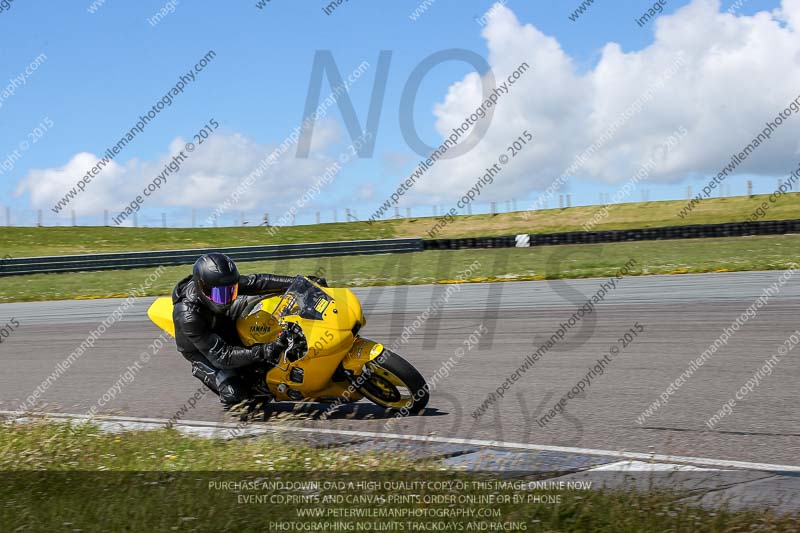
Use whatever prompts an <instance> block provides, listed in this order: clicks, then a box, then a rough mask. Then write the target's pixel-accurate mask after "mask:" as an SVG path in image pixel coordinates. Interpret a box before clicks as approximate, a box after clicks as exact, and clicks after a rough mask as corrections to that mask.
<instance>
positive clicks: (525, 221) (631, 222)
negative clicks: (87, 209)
mask: <svg viewBox="0 0 800 533" xmlns="http://www.w3.org/2000/svg"><path fill="white" fill-rule="evenodd" d="M767 198H768V195H758V196H753V197H746V196H739V197H732V198H709V199H707V200H704V201H703V202H702V203H701V204H699V206H698V207H697V208H696V209H695V210H694V211H692V214H691V216H689V217H688V218H686V219H680V218H678V217H677V213H678V211H679V210H680V208H681V207H683V206H684V205H685V203H686V202H685V201H683V200H679V201H665V202H643V203H628V204H617V205H613V206H609V208H608V216H607V217H605V218H603V219H602V220H601V221H600V223H598V224H597V225H596V226H595V227H594V229H595V230H609V229H630V228H652V227H663V226H678V225H686V224H711V223H721V222H742V221H744V220H746V219H747V217H748V216H749V215H750V214H751V213H752V212H753V210H754V209H756V207H758V206H759V205H761V203H762V202H764V201H767ZM599 209H600V207H599V206H587V207H570V208H564V209H546V210H542V211H530V212H513V213H500V214H497V215H494V216H493V215H472V216H458V217H455V219H454V221H453V222H452V223H450V224H448V225H447V226H446V227H445V228H444V229H443V230H442V231H441V233H439V234H438V235H437V237H438V238H453V237H476V236H493V235H510V234H514V233H553V232H561V231H578V230H581V229H582V226H583V224H584V223H586V222H587V221H588V220H590V219H591V218H592V217H593V216H594V215H595V213H597V212H598V210H599ZM526 215H528V217H527V218H526ZM797 218H800V193H791V194H786V195H784V196H782V197H781V199H780V200H779V201H778V202H777V203H774V204H770V208H769V210H768V211H767V212H766V215H765V217H764V218H763V220H786V219H797ZM435 223H436V219H435V218H433V217H420V218H412V219H399V220H383V221H378V222H375V223H373V224H368V223H366V222H351V223H347V224H345V223H331V224H316V225H309V226H291V227H285V228H281V229H280V230H279V231H278V232H277V233H275V234H274V235H270V233H269V232H268V231H267V229H266V228H264V227H234V228H201V229H191V228H183V229H175V228H172V229H170V228H166V229H162V228H117V227H113V228H111V227H75V228H72V227H54V228H49V227H46V228H24V227H8V228H3V238H2V242H1V243H0V256H5V255H6V254H8V255H10V256H12V257H30V256H43V255H67V254H88V253H102V252H133V251H144V250H170V249H186V248H221V247H230V246H251V245H263V244H282V243H299V242H322V241H342V240H358V239H387V238H399V237H422V238H428V231H429V230H430V229H431V228H432V226H433V225H434V224H435Z"/></svg>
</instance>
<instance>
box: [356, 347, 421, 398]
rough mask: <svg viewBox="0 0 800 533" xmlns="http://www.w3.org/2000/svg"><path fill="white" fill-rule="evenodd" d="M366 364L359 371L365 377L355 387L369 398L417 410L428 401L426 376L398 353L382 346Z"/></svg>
mask: <svg viewBox="0 0 800 533" xmlns="http://www.w3.org/2000/svg"><path fill="white" fill-rule="evenodd" d="M368 367H369V368H368V369H365V371H364V373H363V374H362V376H366V380H362V383H361V384H360V386H359V388H358V391H359V392H360V393H361V394H363V395H364V397H366V398H367V399H369V400H370V401H371V402H373V403H375V404H376V405H379V406H381V407H384V408H386V409H391V410H392V411H398V412H402V413H418V412H420V411H422V410H423V409H425V406H426V405H428V400H430V390H429V389H428V385H427V383H425V378H423V377H422V375H421V374H420V373H419V371H417V369H416V368H414V366H413V365H412V364H411V363H409V362H408V361H406V360H405V359H403V358H402V357H400V356H399V355H398V354H396V353H394V352H392V351H389V350H384V352H383V354H381V355H380V356H379V357H377V358H375V359H373V360H372V361H370V362H369V363H368ZM397 381H399V382H401V383H402V385H404V388H405V389H406V390H407V392H408V394H407V395H404V394H403V393H402V391H401V390H400V389H398V388H397V386H398V383H397ZM397 395H399V397H398V396H397Z"/></svg>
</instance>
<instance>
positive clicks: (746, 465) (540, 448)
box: [0, 411, 800, 472]
mask: <svg viewBox="0 0 800 533" xmlns="http://www.w3.org/2000/svg"><path fill="white" fill-rule="evenodd" d="M0 415H4V416H12V417H19V416H20V413H18V412H15V411H0ZM22 416H24V417H25V418H30V417H32V416H40V417H48V418H64V419H70V420H85V421H87V420H89V419H90V417H89V416H87V415H74V414H65V413H26V414H24V415H22ZM93 420H97V421H113V422H132V423H135V424H141V423H150V424H162V425H164V426H166V425H167V423H168V422H169V420H167V419H166V418H138V417H125V416H95V417H94V418H93ZM181 426H188V427H195V428H197V427H207V428H217V429H230V430H234V429H238V430H239V431H241V430H242V428H243V427H247V428H249V429H255V428H259V429H264V430H268V431H273V432H280V431H288V432H296V433H312V434H313V433H317V434H325V435H340V436H348V437H367V438H374V439H391V440H406V441H414V442H429V443H437V444H462V445H465V446H479V447H484V448H508V449H516V450H528V451H537V452H556V453H572V454H581V455H600V456H605V457H615V458H619V459H628V460H642V461H649V462H663V463H683V464H693V465H701V466H713V467H717V468H741V469H746V470H761V471H766V472H800V466H794V465H779V464H770V463H751V462H747V461H730V460H726V459H708V458H705V457H688V456H682V455H661V454H655V453H654V454H650V453H639V452H625V451H620V452H618V451H613V450H596V449H591V448H571V447H568V446H546V445H540V444H525V443H521V442H503V441H497V440H481V439H458V438H449V437H430V436H424V435H403V434H398V433H379V432H374V431H352V430H346V429H325V428H306V427H297V426H283V425H281V426H271V425H267V424H258V423H250V424H247V425H246V426H243V425H242V424H241V423H238V424H237V423H233V422H207V421H203V420H186V421H182V422H178V423H177V424H175V427H181Z"/></svg>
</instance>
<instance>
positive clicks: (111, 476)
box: [0, 422, 800, 532]
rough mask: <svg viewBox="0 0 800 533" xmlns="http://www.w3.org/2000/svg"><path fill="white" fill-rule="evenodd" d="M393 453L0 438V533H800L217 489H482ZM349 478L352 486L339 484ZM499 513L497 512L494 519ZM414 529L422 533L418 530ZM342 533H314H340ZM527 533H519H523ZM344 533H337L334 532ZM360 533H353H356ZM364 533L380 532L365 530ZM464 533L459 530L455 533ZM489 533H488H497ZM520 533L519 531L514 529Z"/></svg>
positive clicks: (164, 438) (586, 493)
mask: <svg viewBox="0 0 800 533" xmlns="http://www.w3.org/2000/svg"><path fill="white" fill-rule="evenodd" d="M413 459H414V458H413V457H409V456H404V455H400V454H393V453H387V452H381V453H365V452H363V451H358V452H354V451H353V450H352V449H350V448H347V447H342V448H327V449H325V448H311V447H308V446H305V445H300V444H292V443H287V442H282V441H280V440H276V437H261V438H258V439H237V440H233V441H222V440H211V439H201V438H195V437H186V436H182V435H181V434H179V433H178V432H177V431H175V430H157V431H150V432H126V433H122V434H109V433H103V432H101V431H99V430H97V429H96V428H94V427H92V426H87V425H84V426H80V427H79V428H77V429H76V430H70V428H69V426H66V425H63V424H55V423H48V422H37V423H29V424H3V425H2V426H0V468H2V470H3V482H2V483H0V501H2V505H0V524H2V527H0V529H2V530H3V531H170V530H178V531H184V530H192V531H269V530H275V528H270V527H269V524H270V522H273V523H274V522H276V521H279V520H280V521H283V520H286V521H297V522H300V523H304V524H310V523H315V522H323V521H322V520H319V519H312V518H299V517H298V510H299V509H303V508H322V509H365V508H372V509H378V508H386V507H388V508H392V509H402V508H405V509H420V508H428V509H431V508H436V509H446V508H466V507H473V508H482V509H489V510H495V509H496V510H498V511H497V512H498V513H499V515H500V517H499V518H493V519H476V518H468V517H459V518H447V519H445V522H447V523H449V524H461V525H462V526H463V527H464V529H463V530H465V531H466V530H467V529H466V527H467V524H468V523H470V522H472V523H475V522H480V521H485V522H488V523H492V522H501V523H502V522H507V523H517V524H524V526H525V530H526V531H598V532H612V531H614V532H641V531H711V532H723V531H725V532H736V531H797V530H798V528H800V521H798V520H799V519H798V517H797V516H794V517H792V516H788V515H784V516H776V515H775V514H774V513H773V512H771V511H769V510H767V511H760V512H754V511H749V512H729V511H727V510H725V509H719V510H705V509H699V508H695V507H691V506H689V505H687V504H686V503H682V502H681V501H679V499H680V497H682V496H685V494H681V493H667V492H635V491H615V492H602V491H598V490H583V491H577V490H559V491H554V490H550V491H536V494H538V495H540V496H553V497H555V496H559V500H560V501H559V502H556V503H553V502H551V503H526V504H525V505H520V504H514V503H509V502H505V501H501V502H499V503H492V504H491V505H487V504H485V503H483V504H481V503H466V504H461V505H455V506H453V505H448V504H446V503H445V504H441V503H428V504H420V503H413V502H412V503H394V504H390V503H380V502H377V503H373V504H366V503H360V504H359V503H347V502H343V503H315V504H314V503H312V504H307V503H302V502H298V501H295V502H293V503H284V504H275V503H270V502H269V501H265V502H258V503H247V501H242V499H240V496H241V495H244V496H247V495H253V496H262V497H270V496H273V495H279V496H283V497H287V496H303V495H306V496H308V495H309V494H314V493H316V494H318V495H319V496H320V497H322V496H324V495H327V494H331V495H334V496H335V495H337V494H341V495H343V496H344V495H355V496H357V495H372V496H380V497H383V498H386V499H387V501H388V498H389V496H391V495H397V494H406V493H412V492H420V491H403V490H402V489H400V490H393V489H389V488H385V487H384V486H382V485H381V486H380V487H379V488H373V489H371V490H365V489H358V488H355V487H344V488H341V489H338V488H337V489H335V490H331V489H324V488H322V489H319V490H318V491H317V492H314V491H313V489H312V491H307V490H303V489H300V490H292V489H284V490H281V489H277V490H276V489H263V488H262V489H255V490H252V489H238V490H236V489H230V488H228V489H224V488H220V487H221V485H219V484H218V485H214V484H213V483H214V482H216V483H224V482H241V481H255V480H259V482H260V483H264V482H268V481H280V480H284V481H286V482H289V481H302V482H306V483H307V482H309V481H318V482H320V483H321V482H322V481H324V480H339V481H342V480H350V481H359V480H362V481H373V482H375V481H378V482H381V483H382V482H384V481H400V480H402V481H420V480H427V481H451V482H452V481H460V482H464V483H470V482H471V481H487V480H491V479H492V478H488V477H485V476H484V477H478V476H477V475H470V474H464V473H459V472H456V471H445V470H443V469H442V467H441V466H439V465H438V464H437V463H429V462H417V461H414V460H413ZM344 476H350V477H344ZM421 493H423V494H436V495H443V496H455V497H459V496H464V497H466V498H473V500H472V501H477V499H478V498H480V497H486V496H487V495H489V494H494V495H496V496H497V495H508V496H513V495H514V494H518V495H519V494H520V492H519V491H517V492H515V491H514V490H513V489H508V490H504V489H500V488H494V489H493V488H488V489H487V488H484V487H480V488H475V487H474V485H469V486H468V488H466V489H463V488H462V489H461V490H458V491H452V490H448V489H443V490H438V491H435V490H433V489H431V490H428V489H423V490H422V491H421ZM492 512H494V511H492ZM325 521H327V523H329V524H335V523H337V522H338V523H340V524H341V523H349V524H355V523H356V522H359V521H360V522H361V523H362V524H363V523H365V522H368V523H371V524H386V523H390V522H393V521H394V522H402V523H403V524H409V527H411V528H410V529H406V531H414V530H419V529H418V528H419V527H420V526H421V525H422V524H423V523H427V524H429V523H431V522H434V521H436V522H438V521H439V519H431V518H426V517H421V518H416V517H415V518H408V519H391V518H378V519H365V518H353V517H352V516H351V517H344V518H339V517H337V518H327V519H325ZM414 524H417V526H414ZM334 527H335V526H330V527H327V526H324V525H323V526H322V527H318V528H312V529H310V531H334V530H336V529H334ZM520 528H521V526H520ZM339 530H342V529H339ZM353 530H355V528H354V529H353ZM362 530H365V531H367V530H373V529H372V528H371V527H366V529H362ZM455 530H457V529H453V531H455ZM497 530H498V529H497V528H496V527H495V528H490V529H488V531H497ZM516 530H517V531H519V530H521V529H516ZM484 531H486V530H485V529H484Z"/></svg>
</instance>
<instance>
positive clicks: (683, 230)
mask: <svg viewBox="0 0 800 533" xmlns="http://www.w3.org/2000/svg"><path fill="white" fill-rule="evenodd" d="M788 233H800V220H766V221H760V222H728V223H724V224H693V225H691V226H669V227H664V228H642V229H625V230H609V231H567V232H564V233H532V234H530V236H529V237H530V242H529V245H530V246H548V245H559V244H598V243H609V242H632V241H656V240H671V239H705V238H714V237H744V236H747V235H785V234H788ZM520 240H521V239H520V236H519V235H506V236H502V237H477V238H471V237H467V238H461V239H432V240H426V241H424V248H425V250H459V249H462V248H510V247H514V246H517V245H518V243H519V242H520Z"/></svg>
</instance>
